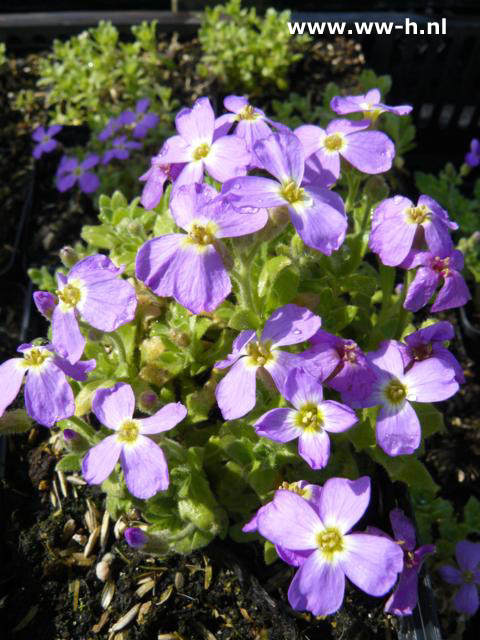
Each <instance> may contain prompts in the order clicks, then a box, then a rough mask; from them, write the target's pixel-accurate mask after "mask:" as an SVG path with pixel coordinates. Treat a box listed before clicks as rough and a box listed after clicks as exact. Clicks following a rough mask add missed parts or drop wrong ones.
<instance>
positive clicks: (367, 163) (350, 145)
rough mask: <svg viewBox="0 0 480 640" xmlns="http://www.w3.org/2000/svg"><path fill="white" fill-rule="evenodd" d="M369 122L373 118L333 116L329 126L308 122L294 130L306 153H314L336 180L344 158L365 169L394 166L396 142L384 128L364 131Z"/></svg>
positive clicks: (368, 171) (368, 170) (307, 154)
mask: <svg viewBox="0 0 480 640" xmlns="http://www.w3.org/2000/svg"><path fill="white" fill-rule="evenodd" d="M369 126H370V120H360V121H356V122H352V121H350V120H333V121H332V122H330V124H329V125H328V126H327V128H326V129H321V128H320V127H316V126H314V125H310V124H306V125H302V126H301V127H298V128H297V129H295V132H294V133H295V135H296V136H298V138H299V139H300V140H301V142H302V145H303V148H304V150H305V157H306V158H309V157H310V156H311V155H313V154H315V155H316V156H317V159H318V161H319V163H320V165H321V166H322V167H323V169H324V170H325V171H328V172H329V173H330V174H331V175H332V177H333V179H334V180H337V179H338V178H339V177H340V159H341V158H344V159H345V160H347V161H348V162H349V163H350V164H351V165H352V166H354V167H356V168H357V169H358V170H359V171H362V172H363V173H372V174H375V173H383V172H384V171H388V170H389V169H390V168H391V166H392V162H393V158H394V157H395V145H394V144H393V142H392V141H391V140H390V138H389V137H388V136H386V135H385V134H384V133H382V132H381V131H364V129H368V127H369Z"/></svg>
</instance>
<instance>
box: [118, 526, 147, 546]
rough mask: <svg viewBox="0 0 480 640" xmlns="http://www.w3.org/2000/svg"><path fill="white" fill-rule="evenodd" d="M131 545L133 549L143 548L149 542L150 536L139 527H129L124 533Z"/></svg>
mask: <svg viewBox="0 0 480 640" xmlns="http://www.w3.org/2000/svg"><path fill="white" fill-rule="evenodd" d="M123 535H124V536H125V540H126V542H127V544H128V546H129V547H132V549H143V547H144V546H145V545H146V544H147V542H148V536H147V534H146V533H145V531H143V530H142V529H140V528H139V527H128V529H125V532H124V534H123Z"/></svg>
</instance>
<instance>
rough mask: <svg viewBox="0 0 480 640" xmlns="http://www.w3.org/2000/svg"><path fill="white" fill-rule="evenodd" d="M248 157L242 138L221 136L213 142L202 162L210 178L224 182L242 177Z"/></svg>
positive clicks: (248, 161)
mask: <svg viewBox="0 0 480 640" xmlns="http://www.w3.org/2000/svg"><path fill="white" fill-rule="evenodd" d="M250 157H251V156H250V152H249V151H248V149H247V145H246V144H245V142H244V141H243V140H242V138H239V137H238V136H223V138H218V140H215V142H214V143H213V145H212V147H211V149H210V153H209V154H208V156H207V157H206V158H205V160H204V162H205V167H206V169H207V171H208V173H209V174H210V175H211V176H212V178H214V179H215V180H218V181H219V182H225V181H226V180H230V179H231V178H235V177H236V176H244V175H245V174H246V172H247V166H248V165H249V164H250Z"/></svg>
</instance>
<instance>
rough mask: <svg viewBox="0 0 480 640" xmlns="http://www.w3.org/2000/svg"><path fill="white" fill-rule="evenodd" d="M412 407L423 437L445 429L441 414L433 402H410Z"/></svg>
mask: <svg viewBox="0 0 480 640" xmlns="http://www.w3.org/2000/svg"><path fill="white" fill-rule="evenodd" d="M412 407H413V408H414V409H415V412H416V414H417V416H418V419H419V420H420V424H421V427H422V435H423V437H424V438H428V437H429V436H431V435H433V434H434V433H438V432H439V431H444V430H445V423H444V420H443V415H442V413H440V411H439V410H438V409H436V408H435V407H434V406H433V404H424V403H418V402H412Z"/></svg>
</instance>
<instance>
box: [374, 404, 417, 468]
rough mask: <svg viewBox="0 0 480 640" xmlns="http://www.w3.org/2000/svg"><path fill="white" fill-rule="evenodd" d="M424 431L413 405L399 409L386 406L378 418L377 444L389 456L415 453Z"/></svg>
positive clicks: (404, 405)
mask: <svg viewBox="0 0 480 640" xmlns="http://www.w3.org/2000/svg"><path fill="white" fill-rule="evenodd" d="M421 438H422V430H421V428H420V422H419V420H418V417H417V414H416V413H415V411H414V409H413V407H412V405H411V404H410V403H409V402H405V403H404V404H403V406H402V407H401V408H399V409H396V408H389V407H387V406H384V407H382V408H381V409H380V412H379V414H378V417H377V428H376V439H377V444H378V445H379V446H380V447H381V448H382V449H383V450H384V451H385V453H387V454H388V455H389V456H399V455H403V454H407V453H413V452H414V451H415V450H416V449H418V447H419V446H420V441H421Z"/></svg>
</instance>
